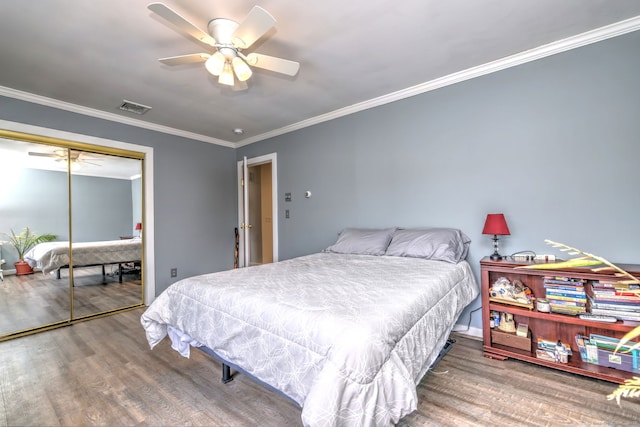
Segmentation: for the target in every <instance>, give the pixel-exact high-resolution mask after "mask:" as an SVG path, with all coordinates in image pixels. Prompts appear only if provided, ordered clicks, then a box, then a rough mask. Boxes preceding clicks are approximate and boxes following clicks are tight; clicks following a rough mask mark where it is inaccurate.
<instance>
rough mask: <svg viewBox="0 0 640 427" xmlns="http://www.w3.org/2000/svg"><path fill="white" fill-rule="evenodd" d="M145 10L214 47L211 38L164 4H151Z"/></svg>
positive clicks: (214, 42)
mask: <svg viewBox="0 0 640 427" xmlns="http://www.w3.org/2000/svg"><path fill="white" fill-rule="evenodd" d="M147 8H148V9H149V10H150V11H152V12H155V13H156V14H158V15H160V16H162V17H163V18H164V19H166V20H167V21H169V22H171V23H172V24H173V25H175V26H176V27H178V28H179V29H181V30H182V31H184V32H185V33H187V34H189V35H190V36H192V37H194V38H196V39H197V40H200V41H201V42H203V43H206V44H208V45H211V46H215V44H216V41H215V40H214V38H213V37H211V36H210V35H209V34H207V33H206V32H205V31H202V30H201V29H200V28H198V27H196V26H195V25H194V24H192V23H191V22H189V20H188V19H187V18H185V17H184V16H182V15H180V14H179V13H178V12H176V11H175V10H173V9H171V8H170V7H169V6H167V5H165V4H164V3H151V4H149V6H147Z"/></svg>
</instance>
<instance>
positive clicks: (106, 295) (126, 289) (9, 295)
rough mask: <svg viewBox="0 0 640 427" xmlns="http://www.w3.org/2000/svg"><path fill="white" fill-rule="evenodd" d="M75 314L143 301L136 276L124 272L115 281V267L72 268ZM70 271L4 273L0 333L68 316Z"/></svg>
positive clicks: (23, 328) (80, 315)
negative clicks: (104, 269) (19, 274)
mask: <svg viewBox="0 0 640 427" xmlns="http://www.w3.org/2000/svg"><path fill="white" fill-rule="evenodd" d="M74 272H75V276H74V278H75V287H74V296H73V305H74V307H73V308H74V317H76V318H78V317H83V316H88V315H92V314H95V313H102V312H106V311H110V310H114V309H118V308H121V307H128V306H133V305H136V304H141V303H142V287H141V281H140V278H139V275H137V274H126V275H123V281H122V283H119V282H118V276H117V266H111V265H109V266H106V273H107V275H106V276H105V277H103V276H102V268H101V267H82V268H77V269H75V270H74ZM69 295H70V292H69V270H68V269H63V270H62V277H61V279H56V275H55V274H53V273H52V274H42V273H41V272H35V273H33V274H29V275H21V276H16V275H6V276H4V281H0V335H4V334H8V333H12V332H17V331H22V330H25V329H29V328H35V327H38V326H42V325H47V324H51V323H55V322H58V321H64V320H68V319H69V316H70V307H71V302H70V297H69Z"/></svg>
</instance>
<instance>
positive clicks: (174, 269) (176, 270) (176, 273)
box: [171, 268, 178, 277]
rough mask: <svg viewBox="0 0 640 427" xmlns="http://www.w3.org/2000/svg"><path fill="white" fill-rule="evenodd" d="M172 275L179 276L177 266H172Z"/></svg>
mask: <svg viewBox="0 0 640 427" xmlns="http://www.w3.org/2000/svg"><path fill="white" fill-rule="evenodd" d="M171 277H178V269H177V268H172V269H171Z"/></svg>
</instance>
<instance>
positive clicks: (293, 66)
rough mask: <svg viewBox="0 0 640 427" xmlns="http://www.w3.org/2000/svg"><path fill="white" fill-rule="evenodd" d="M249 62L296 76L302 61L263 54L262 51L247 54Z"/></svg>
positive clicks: (259, 66) (255, 65)
mask: <svg viewBox="0 0 640 427" xmlns="http://www.w3.org/2000/svg"><path fill="white" fill-rule="evenodd" d="M246 58H247V63H248V64H249V65H252V66H254V67H258V68H263V69H265V70H269V71H275V72H276V73H281V74H286V75H288V76H295V75H296V74H298V70H299V69H300V63H299V62H295V61H289V60H288V59H282V58H276V57H275V56H269V55H263V54H261V53H250V54H249V55H247V56H246Z"/></svg>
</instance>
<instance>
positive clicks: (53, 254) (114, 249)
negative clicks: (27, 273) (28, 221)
mask: <svg viewBox="0 0 640 427" xmlns="http://www.w3.org/2000/svg"><path fill="white" fill-rule="evenodd" d="M72 254H73V266H74V268H79V267H93V266H102V275H103V276H105V269H104V267H105V265H118V272H119V275H118V276H119V281H120V282H122V273H123V266H124V265H125V264H130V263H139V262H140V260H141V258H142V240H141V239H139V238H133V239H124V240H106V241H99V242H78V243H73V250H72ZM24 260H25V261H27V262H28V263H29V265H31V267H32V268H38V269H40V270H42V272H43V273H45V274H46V273H50V272H53V271H55V272H56V273H57V277H58V279H59V278H60V270H61V269H63V268H68V267H69V262H70V259H69V242H46V243H40V244H38V245H36V246H35V247H33V248H32V249H31V250H29V251H28V252H27V253H26V254H25V256H24Z"/></svg>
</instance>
